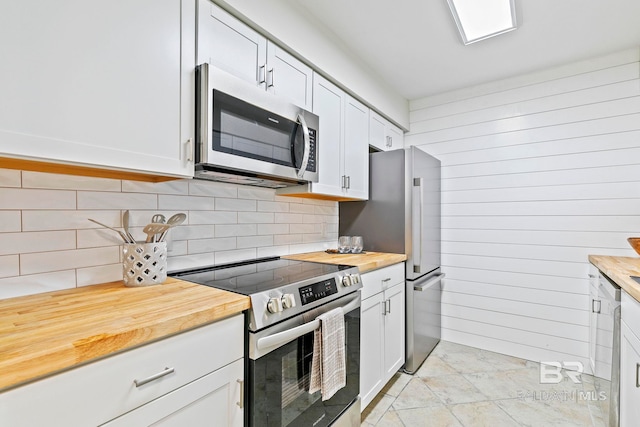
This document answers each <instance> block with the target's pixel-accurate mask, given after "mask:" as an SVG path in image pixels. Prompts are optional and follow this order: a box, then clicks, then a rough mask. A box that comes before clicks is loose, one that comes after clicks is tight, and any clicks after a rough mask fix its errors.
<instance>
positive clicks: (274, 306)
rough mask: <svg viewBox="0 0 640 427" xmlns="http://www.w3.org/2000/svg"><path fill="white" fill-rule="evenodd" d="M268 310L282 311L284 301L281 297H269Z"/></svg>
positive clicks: (271, 311)
mask: <svg viewBox="0 0 640 427" xmlns="http://www.w3.org/2000/svg"><path fill="white" fill-rule="evenodd" d="M267 311H268V312H269V313H280V312H281V311H282V301H281V300H280V298H269V301H268V302H267Z"/></svg>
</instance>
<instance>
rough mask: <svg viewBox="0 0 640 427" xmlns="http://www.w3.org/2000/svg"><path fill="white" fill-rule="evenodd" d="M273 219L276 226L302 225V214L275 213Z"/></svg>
mask: <svg viewBox="0 0 640 427" xmlns="http://www.w3.org/2000/svg"><path fill="white" fill-rule="evenodd" d="M274 219H275V222H276V224H302V222H303V216H302V214H292V213H276V214H275V217H274Z"/></svg>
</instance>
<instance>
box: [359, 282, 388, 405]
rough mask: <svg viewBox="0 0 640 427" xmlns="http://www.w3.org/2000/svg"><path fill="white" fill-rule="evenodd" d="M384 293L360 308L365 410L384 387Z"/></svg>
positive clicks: (362, 390)
mask: <svg viewBox="0 0 640 427" xmlns="http://www.w3.org/2000/svg"><path fill="white" fill-rule="evenodd" d="M382 310H383V304H382V292H380V293H378V294H376V295H373V296H372V297H370V298H367V299H365V300H362V306H361V307H360V398H361V399H362V403H361V408H362V410H363V411H364V409H365V408H366V407H367V405H368V404H369V403H370V402H371V401H372V400H373V398H374V397H375V396H376V394H377V393H378V391H380V390H381V389H382V387H383V383H382V365H383V345H382V342H383V327H384V325H383V322H382V320H383V319H382Z"/></svg>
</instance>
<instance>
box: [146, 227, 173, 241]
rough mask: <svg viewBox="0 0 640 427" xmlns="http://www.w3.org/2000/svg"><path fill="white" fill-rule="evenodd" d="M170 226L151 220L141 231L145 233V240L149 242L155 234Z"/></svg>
mask: <svg viewBox="0 0 640 427" xmlns="http://www.w3.org/2000/svg"><path fill="white" fill-rule="evenodd" d="M170 228H171V226H170V225H167V224H159V223H155V222H152V223H151V224H147V225H146V226H145V227H144V229H143V230H142V231H143V232H144V234H146V235H147V240H146V242H147V243H151V242H153V238H154V236H155V235H156V234H160V233H163V232H165V231H167V230H168V229H170Z"/></svg>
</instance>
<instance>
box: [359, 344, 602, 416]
mask: <svg viewBox="0 0 640 427" xmlns="http://www.w3.org/2000/svg"><path fill="white" fill-rule="evenodd" d="M580 380H581V382H580V383H574V381H572V380H570V379H569V377H568V376H566V375H565V378H564V381H562V382H561V383H558V384H540V370H539V364H538V363H535V362H530V361H527V360H523V359H518V358H515V357H511V356H505V355H503V354H498V353H493V352H490V351H486V350H479V349H476V348H472V347H467V346H463V345H459V344H454V343H450V342H444V341H441V342H440V343H439V344H438V346H437V347H436V348H435V349H434V350H433V352H432V353H431V355H429V357H428V358H427V360H426V361H425V363H424V364H423V365H422V366H421V367H420V369H419V370H418V372H416V374H415V375H413V376H411V375H407V374H404V373H397V374H396V375H395V376H394V378H393V379H392V380H391V381H390V382H389V384H387V386H386V387H385V389H384V390H382V391H381V392H380V394H379V395H378V396H376V398H375V399H374V400H373V401H372V402H371V404H370V405H369V406H368V407H367V408H366V409H365V411H364V412H363V414H362V425H363V426H366V427H371V426H376V427H388V426H389V427H392V426H399V427H414V426H436V427H443V426H466V427H478V426H491V427H502V426H505V427H508V426H545V427H547V426H597V427H605V426H606V425H607V420H608V404H609V401H608V400H607V397H608V394H609V391H608V387H609V384H608V381H604V380H601V379H599V378H594V377H592V376H591V375H585V374H583V375H580ZM605 390H606V391H605ZM598 397H603V398H601V399H597V398H598Z"/></svg>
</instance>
